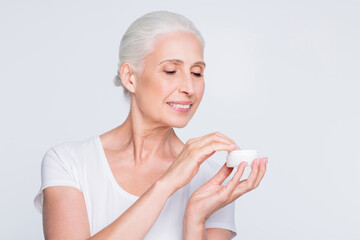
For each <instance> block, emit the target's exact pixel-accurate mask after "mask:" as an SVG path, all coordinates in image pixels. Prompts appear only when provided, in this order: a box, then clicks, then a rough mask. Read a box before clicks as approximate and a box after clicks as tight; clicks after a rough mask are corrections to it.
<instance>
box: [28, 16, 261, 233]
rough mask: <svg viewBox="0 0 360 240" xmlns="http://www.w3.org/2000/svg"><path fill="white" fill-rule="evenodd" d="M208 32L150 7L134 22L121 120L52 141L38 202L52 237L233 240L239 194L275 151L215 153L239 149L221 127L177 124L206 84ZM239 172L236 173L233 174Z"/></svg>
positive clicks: (124, 49) (126, 51) (126, 49)
mask: <svg viewBox="0 0 360 240" xmlns="http://www.w3.org/2000/svg"><path fill="white" fill-rule="evenodd" d="M203 49H204V40H203V38H202V36H201V35H200V33H199V31H198V30H197V29H196V28H195V27H194V25H193V24H192V22H191V21H189V20H188V19H186V18H185V17H183V16H181V15H179V14H175V13H171V12H167V11H157V12H151V13H148V14H146V15H144V16H142V17H140V18H139V19H137V20H136V21H135V22H134V23H132V24H131V26H130V27H129V28H128V29H127V31H126V33H125V34H124V36H123V38H122V40H121V45H120V63H119V69H118V76H117V77H116V78H115V84H116V85H121V86H122V87H123V88H124V92H125V95H126V96H127V97H128V98H130V102H131V107H130V112H129V114H128V116H127V118H126V120H125V121H124V122H123V123H122V124H121V125H120V126H118V127H116V128H114V129H112V130H110V131H108V132H106V133H104V134H102V135H97V136H94V137H91V138H89V139H87V140H84V141H71V142H70V141H68V142H64V143H61V144H58V145H56V146H53V147H51V148H50V149H49V150H48V151H47V152H46V154H45V156H44V158H43V160H42V165H41V173H42V175H41V176H42V185H41V188H40V191H39V193H38V195H37V196H36V198H35V200H34V202H35V206H36V207H37V209H38V210H39V211H40V212H42V214H43V227H44V235H45V238H46V239H66V240H71V239H77V240H79V239H101V240H106V239H157V240H158V239H167V240H169V239H217V240H219V239H231V238H233V237H234V236H235V235H236V229H235V224H234V200H235V199H237V198H238V197H240V196H241V195H243V194H244V193H246V192H248V191H250V190H251V189H254V188H256V187H257V186H258V185H259V183H260V181H261V179H262V178H263V176H264V174H265V169H266V163H267V158H262V159H256V160H255V161H253V162H252V166H251V168H252V170H251V173H250V175H249V177H248V179H245V180H242V181H240V179H241V176H242V174H243V171H244V168H245V165H246V163H245V162H243V163H241V164H240V166H239V167H238V168H237V171H236V173H235V174H234V175H233V177H232V178H231V179H228V176H229V175H230V174H231V172H232V170H233V168H228V167H227V166H226V165H225V164H224V166H223V167H222V168H221V169H220V170H219V169H216V166H214V165H212V164H211V163H210V162H209V161H206V160H207V159H208V158H209V157H210V156H212V155H213V154H214V153H215V152H216V151H232V150H235V149H239V147H238V146H237V145H236V144H235V142H234V141H233V140H232V139H230V138H229V137H227V136H224V135H223V134H221V133H219V132H215V133H210V134H207V135H205V136H202V137H197V138H193V139H190V140H188V141H187V142H186V143H185V144H184V143H183V142H182V141H181V140H180V139H179V138H178V137H177V136H176V134H175V132H174V130H173V128H174V127H175V128H183V127H185V126H186V125H187V123H188V122H189V121H190V119H191V118H192V116H193V115H194V113H195V111H196V109H197V108H198V106H199V104H200V101H201V99H202V96H203V93H204V89H205V83H204V68H205V63H204V60H203ZM229 178H230V177H229Z"/></svg>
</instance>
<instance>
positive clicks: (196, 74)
mask: <svg viewBox="0 0 360 240" xmlns="http://www.w3.org/2000/svg"><path fill="white" fill-rule="evenodd" d="M193 74H194V75H195V76H196V77H201V76H202V75H201V73H195V72H194V73H193Z"/></svg>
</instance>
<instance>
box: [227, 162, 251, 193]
mask: <svg viewBox="0 0 360 240" xmlns="http://www.w3.org/2000/svg"><path fill="white" fill-rule="evenodd" d="M246 165H247V162H246V161H243V162H241V163H240V165H239V166H238V169H237V171H236V173H235V174H234V176H233V177H232V179H231V180H230V181H229V182H228V184H227V185H226V187H227V188H229V189H230V190H231V191H232V190H234V189H235V188H236V186H237V185H238V184H239V181H240V179H241V177H242V175H243V173H244V171H245V167H246Z"/></svg>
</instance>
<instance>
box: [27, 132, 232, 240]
mask: <svg viewBox="0 0 360 240" xmlns="http://www.w3.org/2000/svg"><path fill="white" fill-rule="evenodd" d="M219 169H220V167H218V166H216V164H214V163H211V162H210V161H208V160H206V161H205V162H203V163H202V164H201V165H200V170H199V172H198V173H197V174H196V176H195V177H194V178H193V179H192V180H191V182H190V183H189V184H187V185H186V186H184V187H183V188H181V189H179V190H178V191H177V192H175V193H174V194H173V195H172V196H171V197H170V198H169V199H168V200H167V202H166V204H165V205H164V208H163V209H162V211H161V213H160V215H159V217H158V219H157V220H156V222H155V223H154V225H153V226H152V228H151V229H150V231H149V232H148V234H147V235H146V237H145V239H156V240H159V239H167V240H169V239H182V231H183V229H182V228H183V216H184V213H185V207H186V204H187V202H188V199H189V197H190V196H191V194H192V193H193V192H194V191H195V190H196V189H198V188H199V187H200V186H201V185H203V184H204V183H205V182H207V181H208V180H210V178H211V177H213V176H214V175H215V174H216V172H217V171H218V170H219ZM228 180H229V179H227V180H226V182H227V181H228ZM41 181H42V182H41V188H40V190H39V192H38V194H37V195H36V197H35V199H34V205H35V207H36V209H37V210H38V211H39V212H40V213H42V206H43V190H44V189H45V188H47V187H50V186H71V187H74V188H77V189H79V190H80V191H81V192H82V194H83V195H84V199H85V203H86V209H87V214H88V220H89V224H90V234H91V236H93V235H95V234H96V233H97V232H99V231H100V230H102V229H103V228H105V227H106V226H108V225H109V224H110V223H112V222H113V221H114V220H115V219H116V218H118V217H119V216H120V215H121V214H122V213H123V212H124V211H125V210H126V209H127V208H129V207H130V206H131V205H132V204H133V203H134V202H135V201H136V200H137V199H138V198H139V197H138V196H135V195H132V194H130V193H128V192H126V191H125V190H124V189H123V188H121V186H120V185H119V184H118V183H117V181H116V179H115V177H114V175H113V174H112V172H111V169H110V166H109V164H108V161H107V159H106V155H105V152H104V149H103V146H102V143H101V140H100V136H98V135H97V136H93V137H91V138H89V139H86V140H84V141H67V142H64V143H61V144H58V145H56V146H53V147H51V148H50V149H48V150H47V152H46V153H45V155H44V157H43V159H42V163H41ZM234 210H235V205H234V203H231V204H229V205H227V206H225V207H224V208H222V209H220V210H218V211H217V212H215V213H214V214H212V215H211V216H210V218H209V219H208V220H207V221H206V222H205V228H224V229H229V230H231V231H232V238H233V237H235V236H236V227H235V219H234ZM139 217H140V216H139Z"/></svg>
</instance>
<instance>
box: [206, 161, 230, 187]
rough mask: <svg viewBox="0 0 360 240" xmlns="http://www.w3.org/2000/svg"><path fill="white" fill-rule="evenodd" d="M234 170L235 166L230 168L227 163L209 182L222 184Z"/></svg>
mask: <svg viewBox="0 0 360 240" xmlns="http://www.w3.org/2000/svg"><path fill="white" fill-rule="evenodd" d="M232 171H233V168H228V167H227V166H226V163H225V164H224V165H223V166H222V168H221V169H220V170H219V171H218V172H217V173H216V175H215V176H214V177H212V178H211V179H210V180H209V182H211V183H214V184H219V185H221V184H222V183H223V182H224V181H225V179H226V178H227V177H228V176H229V175H230V174H231V172H232Z"/></svg>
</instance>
